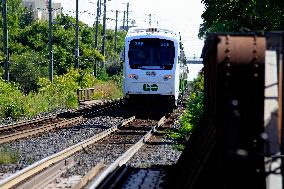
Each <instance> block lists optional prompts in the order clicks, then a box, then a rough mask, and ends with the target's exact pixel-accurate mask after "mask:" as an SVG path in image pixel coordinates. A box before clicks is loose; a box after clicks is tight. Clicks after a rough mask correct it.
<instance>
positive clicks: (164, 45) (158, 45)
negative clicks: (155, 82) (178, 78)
mask: <svg viewBox="0 0 284 189" xmlns="http://www.w3.org/2000/svg"><path fill="white" fill-rule="evenodd" d="M128 57H129V64H130V67H131V68H132V69H138V68H143V67H149V66H150V67H153V66H155V67H159V69H172V67H173V64H174V58H175V47H174V42H173V41H170V40H165V39H158V38H151V39H150V38H142V39H134V40H132V41H130V45H129V52H128Z"/></svg>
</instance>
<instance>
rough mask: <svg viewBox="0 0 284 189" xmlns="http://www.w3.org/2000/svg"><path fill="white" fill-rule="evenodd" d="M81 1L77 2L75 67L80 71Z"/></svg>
mask: <svg viewBox="0 0 284 189" xmlns="http://www.w3.org/2000/svg"><path fill="white" fill-rule="evenodd" d="M78 1H79V0H76V44H75V67H76V68H78V69H79V5H78V4H79V3H78Z"/></svg>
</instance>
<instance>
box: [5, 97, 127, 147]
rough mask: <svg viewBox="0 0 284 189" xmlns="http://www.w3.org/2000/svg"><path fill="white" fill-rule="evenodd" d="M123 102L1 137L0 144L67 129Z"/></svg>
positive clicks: (23, 123)
mask: <svg viewBox="0 0 284 189" xmlns="http://www.w3.org/2000/svg"><path fill="white" fill-rule="evenodd" d="M122 100H123V99H119V100H116V101H113V103H111V102H110V104H109V105H107V106H106V107H103V108H100V109H97V110H92V111H89V112H87V113H84V114H83V115H81V116H78V117H74V118H70V119H69V120H64V121H60V122H57V123H52V124H48V125H45V126H41V127H37V128H33V129H28V130H24V131H20V132H16V133H13V134H9V135H3V136H0V144H2V143H6V142H9V141H13V140H16V139H20V138H24V137H28V136H32V135H36V134H39V133H43V132H47V131H50V130H53V129H57V128H62V127H66V126H68V125H71V124H75V123H79V122H82V121H83V117H84V116H89V115H93V114H95V113H100V112H104V111H107V110H108V109H110V108H114V107H116V106H117V105H119V104H120V103H121V102H122ZM90 107H92V106H88V107H87V108H90ZM56 117H57V115H53V116H51V117H48V118H42V119H38V120H37V121H33V120H31V122H29V121H24V122H20V123H18V124H15V125H13V124H12V125H9V128H8V127H2V128H1V127H0V131H1V129H2V130H4V129H11V128H16V127H19V126H24V125H28V124H33V123H38V122H40V121H45V120H48V119H52V118H56Z"/></svg>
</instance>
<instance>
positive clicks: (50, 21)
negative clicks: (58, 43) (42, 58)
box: [48, 0, 53, 82]
mask: <svg viewBox="0 0 284 189" xmlns="http://www.w3.org/2000/svg"><path fill="white" fill-rule="evenodd" d="M51 5H52V0H49V1H48V16H49V23H48V29H49V31H48V38H49V42H48V51H49V80H50V81H51V82H52V81H53V50H52V6H51Z"/></svg>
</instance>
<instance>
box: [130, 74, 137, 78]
mask: <svg viewBox="0 0 284 189" xmlns="http://www.w3.org/2000/svg"><path fill="white" fill-rule="evenodd" d="M128 77H129V78H133V79H138V75H136V74H129V75H128Z"/></svg>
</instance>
